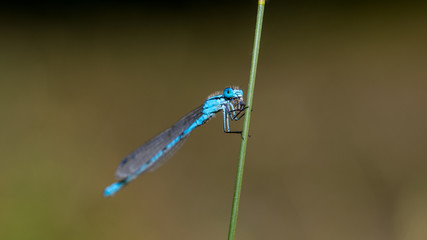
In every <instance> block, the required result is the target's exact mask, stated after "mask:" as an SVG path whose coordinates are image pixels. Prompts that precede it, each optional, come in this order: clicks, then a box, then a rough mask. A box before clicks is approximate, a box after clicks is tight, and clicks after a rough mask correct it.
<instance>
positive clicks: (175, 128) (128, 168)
mask: <svg viewBox="0 0 427 240" xmlns="http://www.w3.org/2000/svg"><path fill="white" fill-rule="evenodd" d="M202 110H203V106H200V107H198V108H196V109H194V110H193V111H191V112H190V113H188V114H187V115H185V116H184V117H183V118H181V119H180V120H179V121H178V122H176V123H175V124H174V125H172V127H170V128H168V129H166V130H164V131H163V132H161V133H160V134H158V135H157V136H155V137H154V138H152V139H151V140H149V141H148V142H146V143H145V144H144V145H142V146H141V147H139V148H138V149H136V150H135V151H134V152H132V153H131V154H129V155H128V156H127V157H125V158H124V159H123V160H122V162H121V163H120V165H119V167H118V168H117V171H116V178H117V179H118V180H123V179H125V178H127V177H128V176H129V175H131V174H134V173H135V172H137V171H138V170H139V169H140V168H141V167H142V166H143V165H144V164H147V165H148V164H149V165H150V166H147V168H146V169H145V170H144V171H143V172H145V171H152V170H154V169H156V168H157V167H159V166H160V165H161V164H162V163H164V162H166V161H167V160H168V159H169V158H170V157H171V156H172V155H173V154H175V153H176V151H177V150H179V148H180V147H182V145H183V144H184V142H185V141H186V139H187V137H188V134H187V135H185V136H184V135H182V134H183V132H184V131H185V130H186V129H187V128H188V127H189V126H190V125H191V124H193V123H194V121H195V120H197V119H198V118H199V117H201V116H202V114H203V113H202ZM180 136H181V138H180V139H179V140H178V142H177V143H176V144H175V145H173V146H172V147H170V148H168V149H166V146H167V145H168V144H169V143H171V142H172V141H173V140H174V139H176V138H177V137H180ZM159 152H162V154H161V156H160V157H159V158H158V159H157V160H156V161H155V162H153V163H150V162H149V161H150V159H152V158H153V157H154V156H155V155H156V154H158V153H159Z"/></svg>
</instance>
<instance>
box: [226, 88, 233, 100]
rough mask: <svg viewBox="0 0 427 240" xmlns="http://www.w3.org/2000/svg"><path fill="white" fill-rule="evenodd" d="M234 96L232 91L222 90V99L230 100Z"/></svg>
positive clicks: (228, 89)
mask: <svg viewBox="0 0 427 240" xmlns="http://www.w3.org/2000/svg"><path fill="white" fill-rule="evenodd" d="M233 96H234V91H233V89H231V88H226V89H224V97H226V98H232V97H233Z"/></svg>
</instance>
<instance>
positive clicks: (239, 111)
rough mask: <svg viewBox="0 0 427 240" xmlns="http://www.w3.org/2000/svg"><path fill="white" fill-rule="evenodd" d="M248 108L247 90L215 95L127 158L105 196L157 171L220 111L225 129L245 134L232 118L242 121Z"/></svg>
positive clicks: (226, 90) (229, 89)
mask: <svg viewBox="0 0 427 240" xmlns="http://www.w3.org/2000/svg"><path fill="white" fill-rule="evenodd" d="M246 108H247V107H246V106H245V102H244V101H243V91H242V90H240V89H239V88H236V87H233V88H226V89H224V91H223V92H217V93H214V94H212V95H211V96H210V97H208V99H206V101H205V102H204V103H203V105H201V106H200V107H198V108H196V109H194V110H193V111H191V112H190V113H188V114H187V115H185V116H184V117H183V118H181V119H180V120H179V121H178V122H176V123H175V124H174V125H172V127H170V128H168V129H166V130H164V131H163V132H161V133H160V134H159V135H157V136H155V137H154V138H152V139H151V140H149V141H148V142H146V143H145V144H144V145H142V146H141V147H139V148H138V149H136V150H135V151H134V152H132V153H131V154H129V155H128V156H127V157H125V158H124V159H123V160H122V162H121V163H120V165H119V167H118V168H117V171H116V178H117V180H118V182H115V183H113V184H111V185H110V186H108V187H107V188H106V189H105V191H104V196H106V197H108V196H112V195H114V194H115V193H116V192H117V191H119V190H120V189H121V188H122V187H124V186H125V185H126V184H127V183H129V182H130V181H132V180H133V179H135V178H136V177H138V176H139V175H140V174H141V173H144V172H147V171H153V170H154V169H156V168H157V167H159V166H160V165H161V164H162V163H164V162H166V160H168V159H169V158H170V157H172V155H173V154H175V153H176V151H177V150H178V149H179V148H180V147H181V146H182V145H183V144H184V142H185V140H186V139H187V137H188V136H189V134H190V133H191V131H193V130H194V129H195V128H196V127H199V126H202V125H203V124H205V123H206V122H207V121H208V120H209V119H210V118H212V117H213V116H214V115H215V114H216V113H217V112H219V111H222V115H223V128H224V132H225V133H241V131H230V120H233V121H237V120H239V119H240V118H241V117H242V116H243V115H244V114H245V113H244V110H245V109H246Z"/></svg>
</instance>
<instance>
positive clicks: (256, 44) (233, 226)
mask: <svg viewBox="0 0 427 240" xmlns="http://www.w3.org/2000/svg"><path fill="white" fill-rule="evenodd" d="M264 7H265V0H258V13H257V20H256V26H255V40H254V48H253V52H252V64H251V72H250V76H249V86H248V92H247V100H246V105H247V106H248V108H247V109H246V114H245V121H244V123H243V132H242V143H241V145H240V155H239V163H238V166H237V176H236V185H235V189H234V197H233V205H232V207H231V218H230V228H229V231H228V240H234V236H235V234H236V225H237V215H238V212H239V201H240V191H241V189H242V180H243V168H244V165H245V156H246V145H247V139H248V133H249V123H250V121H251V111H252V99H253V93H254V87H255V77H256V69H257V64H258V53H259V44H260V42H261V30H262V19H263V16H264Z"/></svg>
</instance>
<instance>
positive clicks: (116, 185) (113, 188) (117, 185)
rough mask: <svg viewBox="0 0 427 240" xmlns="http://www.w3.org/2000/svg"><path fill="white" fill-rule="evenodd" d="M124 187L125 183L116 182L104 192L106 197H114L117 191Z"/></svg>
mask: <svg viewBox="0 0 427 240" xmlns="http://www.w3.org/2000/svg"><path fill="white" fill-rule="evenodd" d="M123 185H124V184H123V182H116V183H113V184H111V185H110V186H108V187H106V188H105V190H104V197H111V196H113V195H114V194H115V193H116V192H117V191H119V190H120V189H121V188H122V187H123Z"/></svg>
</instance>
